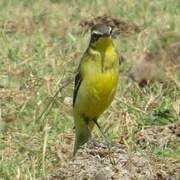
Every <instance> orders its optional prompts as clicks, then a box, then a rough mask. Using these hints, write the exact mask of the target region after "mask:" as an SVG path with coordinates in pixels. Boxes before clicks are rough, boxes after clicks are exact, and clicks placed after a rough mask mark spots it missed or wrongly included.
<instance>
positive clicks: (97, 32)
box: [92, 30, 103, 35]
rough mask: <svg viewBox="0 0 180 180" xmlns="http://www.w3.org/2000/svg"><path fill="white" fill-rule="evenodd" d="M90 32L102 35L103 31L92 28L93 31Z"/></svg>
mask: <svg viewBox="0 0 180 180" xmlns="http://www.w3.org/2000/svg"><path fill="white" fill-rule="evenodd" d="M92 34H98V35H103V33H102V32H100V31H96V30H94V31H93V32H92Z"/></svg>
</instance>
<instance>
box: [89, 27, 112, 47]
mask: <svg viewBox="0 0 180 180" xmlns="http://www.w3.org/2000/svg"><path fill="white" fill-rule="evenodd" d="M111 36H112V27H110V26H108V25H105V24H96V25H94V26H93V27H92V28H91V39H90V46H92V47H97V48H98V47H106V46H108V45H109V44H111V43H112V40H111Z"/></svg>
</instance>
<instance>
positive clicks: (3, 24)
mask: <svg viewBox="0 0 180 180" xmlns="http://www.w3.org/2000/svg"><path fill="white" fill-rule="evenodd" d="M104 14H108V15H112V16H115V17H117V18H123V19H125V20H128V21H133V22H135V23H137V24H138V25H139V26H140V27H142V31H141V32H140V33H132V34H130V35H128V36H123V34H121V35H120V36H118V37H117V38H116V39H115V43H116V45H117V47H118V50H119V51H120V52H122V53H123V54H124V55H125V56H126V57H127V59H128V63H127V64H126V65H125V66H124V68H123V70H124V72H126V71H127V69H128V68H129V64H130V63H131V60H133V59H135V57H136V55H137V54H138V53H140V52H142V51H143V50H144V49H148V48H150V49H153V48H154V47H156V43H155V45H154V43H152V42H154V40H155V41H157V40H158V43H160V44H164V39H161V38H160V40H159V35H160V34H161V33H171V34H178V32H179V29H180V15H179V14H180V3H179V1H177V0H172V1H171V2H170V1H168V0H158V1H155V0H152V1H146V0H139V1H133V0H128V1H125V0H121V1H120V0H113V1H108V0H100V1H93V2H91V1H83V0H78V1H75V0H69V1H64V0H39V1H32V0H31V1H29V0H22V1H20V0H2V1H1V2H0V62H1V66H0V86H2V87H3V88H2V89H0V112H1V113H0V115H1V116H0V118H1V119H0V128H1V129H2V130H1V132H0V179H7V180H8V179H38V178H41V177H42V176H44V175H47V174H48V173H50V172H51V171H52V170H53V169H56V168H58V167H59V166H61V164H63V163H64V162H62V161H60V157H59V156H58V153H57V152H58V150H57V147H59V146H58V145H59V143H61V142H60V141H63V136H65V135H68V134H70V137H71V136H72V135H73V118H72V107H71V105H70V104H69V103H65V102H66V99H67V98H68V97H71V96H72V88H73V84H72V83H71V84H70V85H68V86H67V87H65V88H64V89H63V90H62V91H61V92H60V93H59V94H58V96H57V97H56V98H55V101H54V105H53V107H52V108H51V109H50V110H49V111H48V113H47V116H46V117H45V118H41V119H38V117H39V115H40V114H41V112H42V111H43V110H44V109H45V108H46V106H47V105H48V103H49V101H51V100H52V98H53V95H54V94H55V92H56V91H57V89H58V88H59V83H60V82H61V79H63V80H66V79H68V78H72V77H73V76H74V71H75V70H76V68H77V65H78V63H79V59H80V57H81V55H82V53H83V52H84V50H85V47H87V44H88V43H87V42H88V34H87V33H86V34H84V33H83V30H82V29H81V28H80V26H79V23H80V21H81V20H82V19H86V18H87V19H89V18H91V17H95V16H97V15H104ZM168 42H169V41H168ZM174 78H176V79H177V80H179V77H177V76H176V75H175V76H174ZM178 98H179V89H178V87H177V86H176V85H175V84H173V83H171V84H170V85H168V86H166V87H164V86H163V85H162V84H160V83H158V82H154V83H153V84H151V85H149V86H148V87H145V88H143V89H140V88H139V87H138V86H137V85H136V84H135V83H133V82H129V81H127V77H126V75H125V73H122V77H121V80H120V83H119V89H118V93H117V98H116V100H115V101H114V103H113V104H112V106H111V107H110V108H109V109H108V110H107V111H106V112H105V113H104V115H103V116H102V117H101V120H100V123H101V126H102V127H103V128H104V130H105V131H106V133H108V135H109V136H110V138H111V139H112V140H113V141H116V140H118V139H120V138H122V140H123V142H124V143H125V145H126V146H127V147H128V148H129V149H130V150H135V149H134V147H135V146H136V145H135V144H136V143H135V136H134V133H135V132H137V131H140V129H142V128H143V127H145V126H151V127H153V126H154V125H165V124H170V123H174V122H176V121H177V120H178V119H179V114H178V112H177V111H176V109H177V107H178V106H179V103H178ZM175 107H176V108H175ZM105 119H109V121H106V120H105ZM95 134H96V135H98V136H99V133H98V132H97V130H95ZM178 146H179V145H178V143H174V144H171V143H170V144H169V148H168V149H166V148H161V149H158V147H157V146H156V147H152V148H151V149H150V150H149V151H150V152H152V153H154V154H156V155H157V156H160V157H163V158H169V157H171V158H179V156H180V154H179V149H178ZM173 149H177V150H173ZM71 151H72V149H69V152H71ZM63 161H65V162H66V161H68V160H67V159H64V160H63Z"/></svg>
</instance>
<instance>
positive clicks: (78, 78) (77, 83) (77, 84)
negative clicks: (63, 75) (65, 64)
mask: <svg viewBox="0 0 180 180" xmlns="http://www.w3.org/2000/svg"><path fill="white" fill-rule="evenodd" d="M81 81H82V77H81V74H80V71H78V73H77V74H76V76H75V82H74V92H73V107H74V105H75V102H76V97H77V93H78V89H79V87H80V84H81Z"/></svg>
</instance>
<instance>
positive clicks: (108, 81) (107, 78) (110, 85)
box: [75, 70, 118, 118]
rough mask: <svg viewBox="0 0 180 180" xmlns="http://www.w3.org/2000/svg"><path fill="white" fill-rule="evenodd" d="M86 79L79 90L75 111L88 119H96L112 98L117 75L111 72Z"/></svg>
mask: <svg viewBox="0 0 180 180" xmlns="http://www.w3.org/2000/svg"><path fill="white" fill-rule="evenodd" d="M86 78H87V79H84V80H83V81H82V83H81V86H80V88H79V92H78V94H77V101H76V104H75V106H76V108H75V110H76V111H77V113H78V114H81V115H84V116H86V117H88V118H97V117H98V116H99V115H100V114H101V113H102V112H103V111H104V110H105V109H106V108H107V107H108V106H109V104H110V103H111V101H112V99H113V97H114V94H115V91H116V87H117V81H118V74H117V72H116V71H113V70H112V71H108V72H104V73H98V74H96V75H93V76H91V77H89V76H88V77H86Z"/></svg>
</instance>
